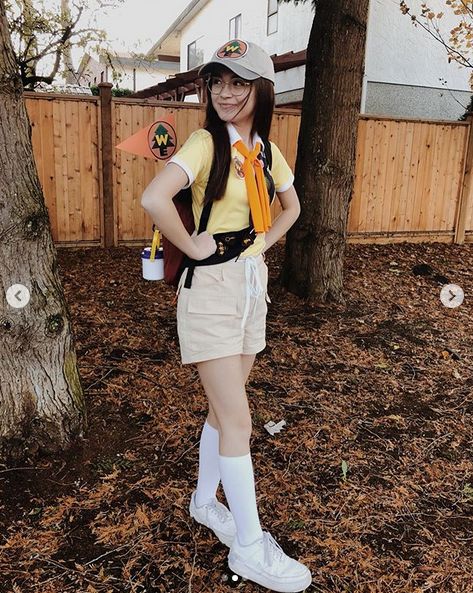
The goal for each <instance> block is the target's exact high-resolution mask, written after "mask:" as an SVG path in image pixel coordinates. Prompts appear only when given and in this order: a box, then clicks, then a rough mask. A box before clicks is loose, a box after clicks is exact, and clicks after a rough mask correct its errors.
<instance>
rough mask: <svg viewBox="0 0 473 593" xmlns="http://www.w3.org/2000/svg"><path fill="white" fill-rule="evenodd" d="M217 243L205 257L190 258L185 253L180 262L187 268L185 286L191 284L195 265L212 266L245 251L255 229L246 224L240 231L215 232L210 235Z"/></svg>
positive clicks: (254, 237)
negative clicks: (212, 251)
mask: <svg viewBox="0 0 473 593" xmlns="http://www.w3.org/2000/svg"><path fill="white" fill-rule="evenodd" d="M212 236H213V238H214V240H215V242H216V243H217V249H216V251H215V253H212V255H211V256H209V257H207V258H205V259H199V260H197V259H191V258H190V257H188V256H187V255H186V256H184V260H183V262H182V267H183V268H187V267H188V268H189V269H188V270H187V276H186V281H185V283H184V287H185V288H190V287H191V284H192V276H193V274H194V268H195V267H196V266H212V265H214V264H222V263H224V262H226V261H229V260H231V259H233V258H238V256H239V255H240V254H241V253H243V251H245V249H247V248H248V247H249V246H250V245H253V243H254V242H255V239H256V231H255V229H254V227H252V226H248V227H246V228H244V229H241V230H240V231H232V232H228V233H215V234H214V235H212Z"/></svg>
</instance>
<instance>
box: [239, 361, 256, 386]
mask: <svg viewBox="0 0 473 593" xmlns="http://www.w3.org/2000/svg"><path fill="white" fill-rule="evenodd" d="M240 356H241V367H242V372H243V382H244V384H245V385H246V382H247V381H248V377H249V376H250V373H251V369H252V367H253V363H254V362H255V358H256V354H240Z"/></svg>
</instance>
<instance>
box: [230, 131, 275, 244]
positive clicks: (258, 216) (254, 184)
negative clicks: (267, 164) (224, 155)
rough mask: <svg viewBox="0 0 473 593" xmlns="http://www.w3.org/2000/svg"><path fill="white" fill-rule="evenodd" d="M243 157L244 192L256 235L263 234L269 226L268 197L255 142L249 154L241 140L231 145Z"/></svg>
mask: <svg viewBox="0 0 473 593" xmlns="http://www.w3.org/2000/svg"><path fill="white" fill-rule="evenodd" d="M233 146H234V147H235V148H236V149H237V150H238V152H239V153H240V154H241V155H242V156H243V157H244V159H245V160H244V161H243V173H244V174H245V184H246V191H247V194H248V202H249V204H250V210H251V218H252V219H253V225H254V227H255V231H256V232H257V233H265V232H266V231H267V230H268V229H269V228H270V226H271V212H270V210H269V195H268V188H267V187H266V180H265V178H264V170H263V163H262V162H261V161H260V160H259V159H258V155H259V153H260V150H261V146H260V143H259V142H257V143H256V146H255V148H254V149H253V150H252V151H251V152H250V151H249V150H248V148H247V147H246V145H245V143H244V142H243V141H242V140H238V141H237V142H235V144H234V145H233Z"/></svg>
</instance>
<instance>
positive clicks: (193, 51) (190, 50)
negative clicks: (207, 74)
mask: <svg viewBox="0 0 473 593" xmlns="http://www.w3.org/2000/svg"><path fill="white" fill-rule="evenodd" d="M203 63H204V52H203V50H201V49H198V47H197V41H193V42H192V43H189V45H188V46H187V69H188V70H192V68H196V67H197V66H200V65H201V64H203Z"/></svg>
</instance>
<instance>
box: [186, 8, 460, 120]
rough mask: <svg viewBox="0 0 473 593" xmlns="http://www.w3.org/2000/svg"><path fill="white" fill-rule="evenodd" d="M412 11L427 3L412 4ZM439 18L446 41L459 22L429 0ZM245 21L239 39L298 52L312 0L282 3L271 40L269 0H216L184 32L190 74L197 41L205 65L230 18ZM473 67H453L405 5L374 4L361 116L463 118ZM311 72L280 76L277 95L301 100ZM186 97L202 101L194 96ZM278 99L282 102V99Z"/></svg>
mask: <svg viewBox="0 0 473 593" xmlns="http://www.w3.org/2000/svg"><path fill="white" fill-rule="evenodd" d="M406 1H407V4H408V5H410V6H411V7H412V12H413V13H414V14H420V13H421V8H420V5H421V2H422V0H406ZM426 1H427V4H428V5H429V6H431V7H432V8H433V9H434V11H435V12H436V13H438V12H443V13H444V17H443V18H442V19H441V20H439V24H440V26H441V31H442V34H443V35H444V37H445V39H448V37H449V31H450V30H451V29H452V28H453V27H454V26H455V25H457V24H458V21H459V17H458V16H457V15H454V14H453V11H452V10H451V9H450V8H449V7H448V6H447V5H446V4H445V0H426ZM240 13H241V16H242V29H241V37H242V38H243V39H245V38H246V39H249V40H252V41H255V42H256V43H258V44H259V45H260V46H261V47H263V48H264V49H265V50H266V51H267V52H268V53H269V54H283V53H286V52H288V51H294V52H297V51H300V50H302V49H305V48H306V47H307V43H308V40H309V34H310V29H311V26H312V21H313V11H312V1H311V0H308V1H307V2H306V3H305V4H299V5H298V6H295V5H294V4H293V3H289V4H286V3H284V4H279V15H278V31H277V32H276V33H274V34H272V35H267V33H266V26H267V25H266V24H267V18H266V15H267V0H239V2H238V4H236V3H233V2H228V0H210V2H209V3H208V4H207V5H206V6H205V7H204V8H203V9H202V10H201V11H200V12H199V13H198V14H197V15H196V17H195V18H194V19H193V20H192V21H191V22H190V23H189V24H188V25H187V26H186V27H185V28H184V29H183V30H182V35H181V65H180V67H181V71H185V70H187V46H188V45H189V44H190V43H192V42H193V41H197V46H198V47H199V48H200V49H202V51H203V60H204V62H205V61H207V60H209V59H210V58H211V56H212V53H213V52H214V50H215V49H216V48H217V47H219V46H220V45H222V44H223V43H225V41H228V38H229V31H228V24H229V21H230V19H231V18H233V17H234V16H236V15H237V14H240ZM470 73H471V70H470V69H466V68H460V67H459V66H458V64H456V63H453V62H452V63H450V64H449V63H448V60H447V55H446V50H445V48H444V47H443V46H442V45H441V44H440V43H439V42H437V41H436V40H435V39H433V38H432V37H431V36H430V35H429V34H428V33H427V32H425V31H424V30H423V29H422V27H421V26H420V25H418V26H417V27H415V26H414V25H413V24H412V22H411V19H410V17H409V16H406V15H403V14H402V13H401V11H400V8H399V0H370V10H369V18H368V30H367V42H366V60H365V76H364V92H363V102H362V107H361V111H362V113H372V114H379V115H392V116H399V117H425V118H434V119H457V118H458V117H459V116H460V115H461V114H462V113H463V112H464V110H465V107H466V105H467V104H468V102H469V99H470V87H469V76H470ZM304 77H305V67H298V68H293V69H291V70H288V71H285V72H278V73H277V74H276V96H277V97H278V96H279V98H280V99H282V98H284V99H285V100H289V101H292V100H294V101H295V100H297V99H299V100H300V99H301V97H302V89H303V86H304ZM187 100H197V98H196V97H193V98H192V97H189V98H188V99H187ZM277 102H278V101H277Z"/></svg>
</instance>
